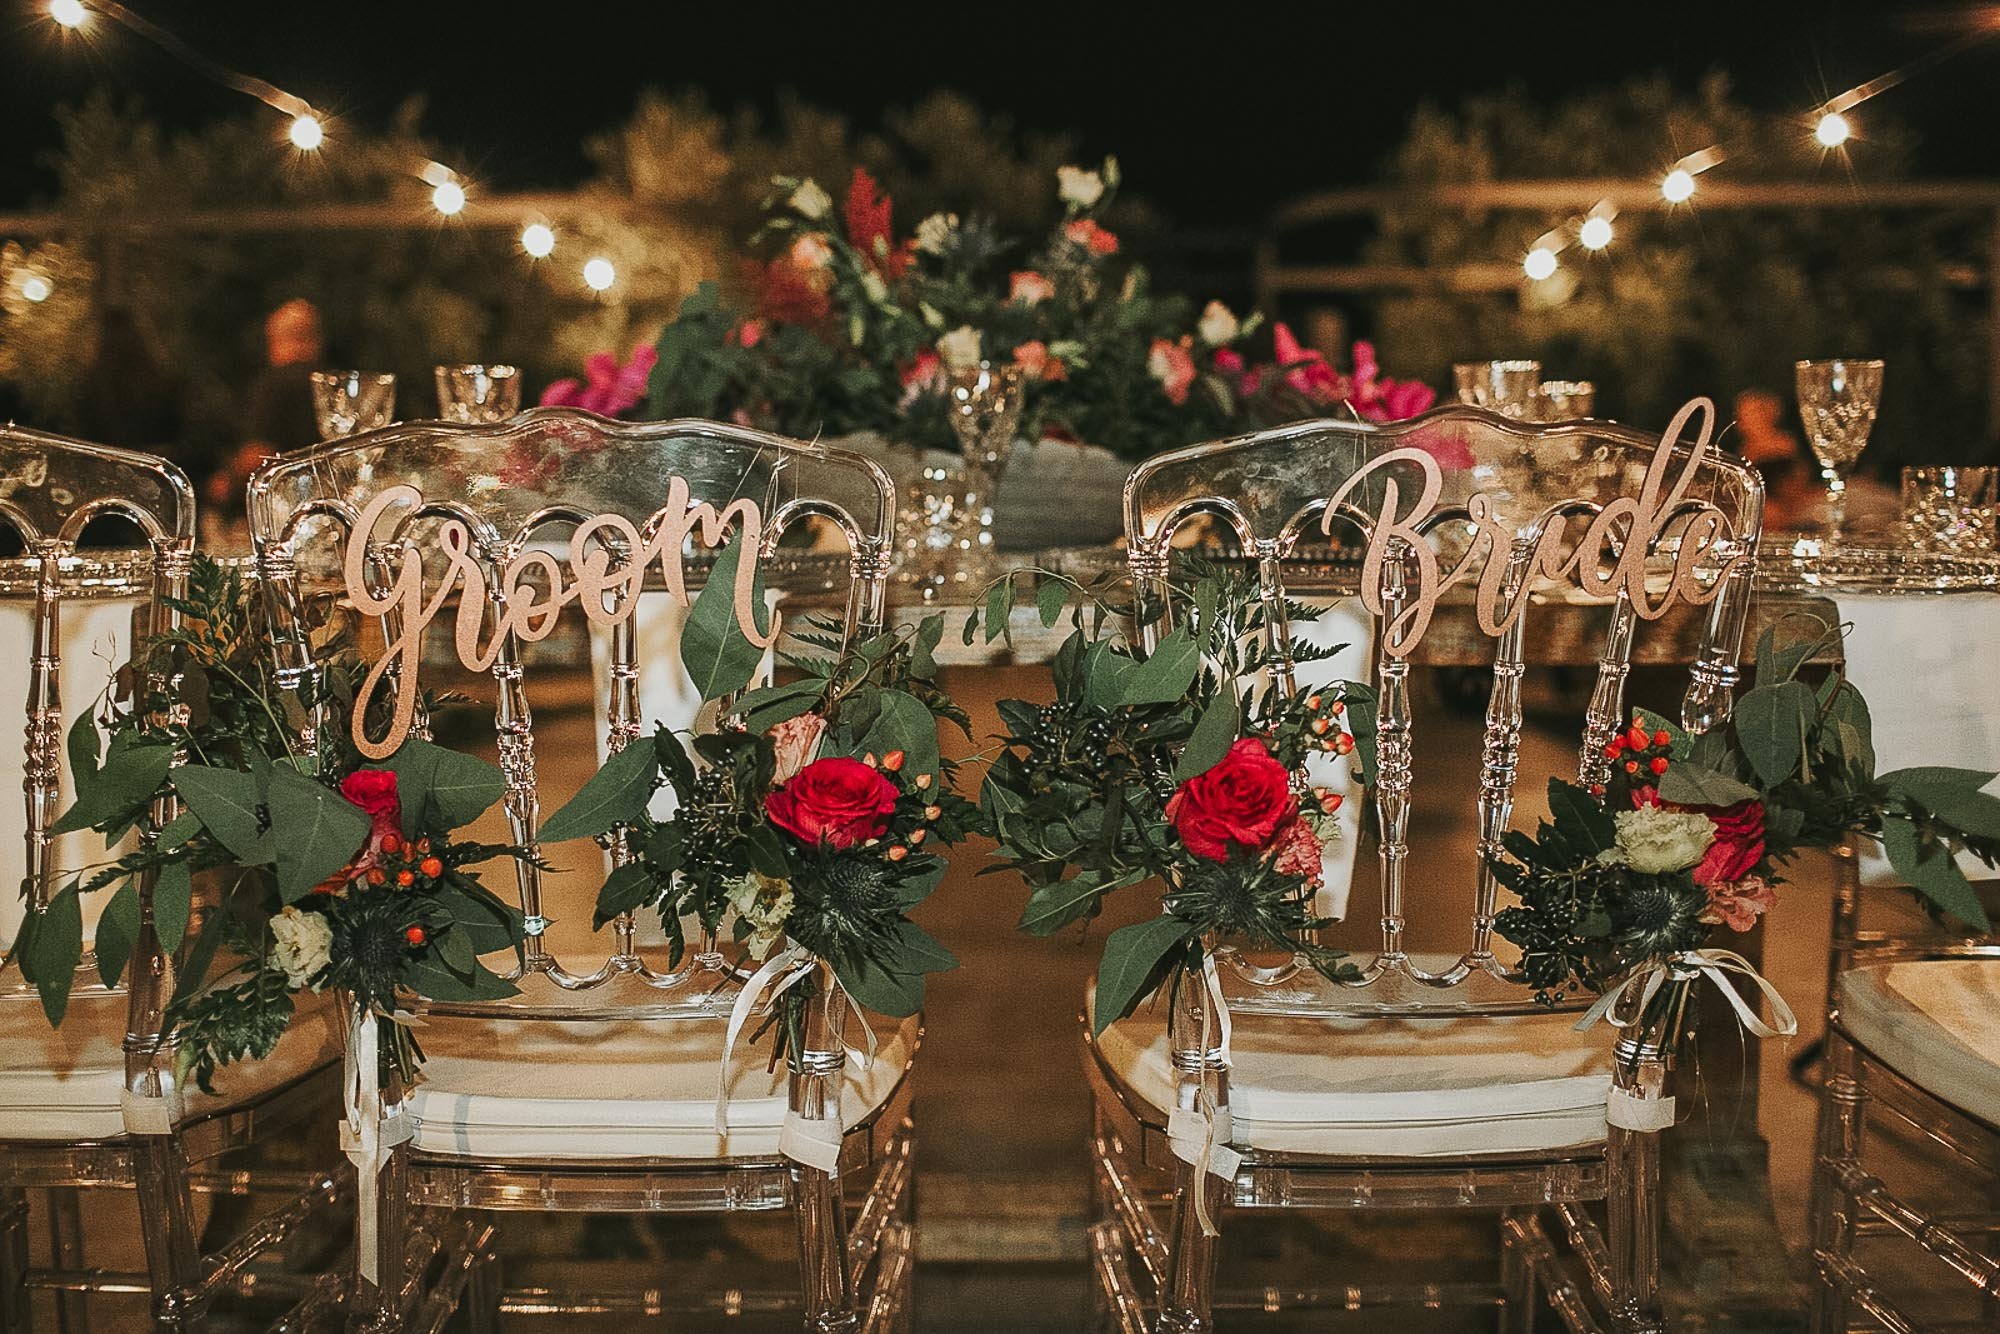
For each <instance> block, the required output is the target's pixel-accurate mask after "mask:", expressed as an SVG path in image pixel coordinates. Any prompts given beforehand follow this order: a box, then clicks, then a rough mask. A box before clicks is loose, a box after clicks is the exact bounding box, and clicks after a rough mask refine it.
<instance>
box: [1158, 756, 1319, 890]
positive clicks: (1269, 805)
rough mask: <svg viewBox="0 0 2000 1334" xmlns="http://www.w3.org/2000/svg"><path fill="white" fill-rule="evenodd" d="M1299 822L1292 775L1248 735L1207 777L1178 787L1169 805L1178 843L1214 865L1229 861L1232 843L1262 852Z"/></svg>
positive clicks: (1168, 817)
mask: <svg viewBox="0 0 2000 1334" xmlns="http://www.w3.org/2000/svg"><path fill="white" fill-rule="evenodd" d="M1297 818H1298V802H1297V801H1296V800H1295V799H1294V798H1293V796H1292V784H1291V775H1290V774H1288V773H1286V772H1285V766H1284V765H1282V764H1280V763H1278V762H1277V761H1276V760H1274V759H1272V758H1271V752H1270V751H1268V750H1266V749H1265V748H1264V743H1263V742H1261V741H1258V740H1256V739H1255V738H1252V737H1244V738H1243V739H1242V740H1240V741H1238V742H1237V743H1236V744H1235V745H1233V746H1231V747H1230V748H1229V753H1228V754H1227V755H1225V756H1223V757H1222V762H1221V763H1220V764H1218V765H1216V766H1215V767H1214V768H1213V769H1210V770H1209V771H1208V772H1207V773H1201V774H1196V775H1195V776H1194V777H1193V778H1190V779H1188V780H1187V782H1185V783H1182V784H1181V786H1180V790H1179V791H1178V792H1176V793H1174V795H1173V799H1172V800H1170V801H1169V802H1167V819H1168V820H1169V821H1171V822H1172V824H1173V826H1174V832H1175V833H1177V834H1179V835H1180V836H1181V842H1182V843H1183V844H1184V845H1186V847H1187V850H1188V851H1189V852H1192V853H1193V854H1194V855H1195V856H1197V857H1204V858H1206V859H1208V860H1209V861H1212V862H1220V861H1227V860H1229V847H1230V845H1231V844H1232V843H1233V844H1236V845H1237V846H1239V847H1244V848H1248V849H1249V850H1250V851H1252V852H1263V851H1264V850H1265V849H1267V848H1269V847H1270V846H1271V844H1272V843H1273V842H1274V841H1275V840H1276V836H1277V833H1278V830H1279V829H1280V828H1282V827H1283V826H1284V825H1285V824H1287V823H1289V822H1290V821H1292V820H1295V819H1297Z"/></svg>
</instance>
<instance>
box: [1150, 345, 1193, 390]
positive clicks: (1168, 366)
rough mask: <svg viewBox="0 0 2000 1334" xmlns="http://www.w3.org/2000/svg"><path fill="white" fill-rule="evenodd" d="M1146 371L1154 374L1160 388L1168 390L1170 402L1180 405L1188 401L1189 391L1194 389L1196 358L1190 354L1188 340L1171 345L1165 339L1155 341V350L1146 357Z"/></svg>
mask: <svg viewBox="0 0 2000 1334" xmlns="http://www.w3.org/2000/svg"><path fill="white" fill-rule="evenodd" d="M1146 369H1147V370H1148V371H1149V372H1151V373H1152V376H1153V378H1154V379H1155V380H1158V381H1159V382H1160V387H1161V388H1162V389H1164V390H1166V393H1167V398H1168V400H1169V401H1171V402H1173V403H1176V404H1180V403H1185V402H1187V400H1188V390H1189V389H1191V388H1193V387H1194V375H1195V371H1194V357H1193V356H1192V355H1191V354H1190V353H1189V352H1188V348H1187V339H1185V338H1183V339H1182V340H1181V341H1180V342H1178V343H1170V342H1168V341H1167V340H1166V339H1164V338H1155V339H1154V340H1153V349H1152V351H1151V352H1149V353H1148V354H1147V356H1146Z"/></svg>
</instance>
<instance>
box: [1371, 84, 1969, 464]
mask: <svg viewBox="0 0 2000 1334" xmlns="http://www.w3.org/2000/svg"><path fill="white" fill-rule="evenodd" d="M1862 126H1863V128H1864V130H1865V136H1864V137H1860V138H1857V140H1856V141H1855V142H1854V143H1853V145H1852V146H1851V151H1836V152H1827V151H1825V150H1822V149H1821V148H1820V147H1819V145H1818V144H1816V143H1814V142H1813V141H1812V138H1811V134H1810V128H1811V127H1810V126H1809V125H1807V124H1805V123H1803V122H1801V121H1799V120H1797V119H1790V118H1784V117H1771V116H1766V115H1762V114H1760V113H1757V112H1754V111H1752V110H1751V109H1749V108H1748V107H1746V106H1745V105H1744V104H1743V103H1742V102H1741V101H1740V100H1739V99H1738V98H1737V97H1736V96H1735V95H1734V93H1733V92H1732V90H1731V88H1730V85H1729V83H1728V81H1727V80H1726V79H1725V78H1724V77H1722V76H1720V75H1716V76H1711V77H1709V78H1708V79H1706V80H1705V81H1703V82H1702V84H1701V85H1700V86H1699V88H1698V89H1696V90H1695V91H1694V92H1693V93H1692V94H1691V95H1690V94H1687V93H1685V92H1682V91H1678V90H1676V89H1675V88H1674V87H1673V86H1672V85H1671V84H1669V83H1668V82H1666V81H1665V80H1646V81H1638V82H1633V83H1630V84H1627V85H1625V86H1624V87H1621V88H1617V89H1611V90H1607V91H1602V92H1594V93H1586V94H1580V95H1577V96H1573V97H1568V98H1565V99H1564V100H1562V101H1561V102H1559V103H1555V104H1553V105H1541V104H1539V103H1537V102H1536V101H1534V100H1532V99H1530V98H1528V97H1527V96H1525V95H1524V94H1522V93H1519V92H1505V93H1500V94H1495V95H1489V96H1480V97H1474V98H1470V99H1468V100H1467V101H1466V102H1465V103H1464V104H1463V105H1462V106H1461V107H1460V108H1459V109H1458V110H1456V111H1446V110H1442V109H1439V108H1436V107H1425V108H1423V109H1421V110H1420V111H1418V112H1417V114H1416V115H1415V117H1414V118H1413V120H1412V122H1411V127H1410V132H1409V135H1408V137H1407V138H1406V139H1405V140H1404V142H1403V144H1402V145H1401V147H1400V148H1399V149H1398V150H1397V151H1396V153H1395V154H1394V156H1393V158H1392V159H1391V161H1390V164H1389V168H1388V174H1389V176H1390V177H1391V178H1392V179H1393V180H1394V181H1395V182H1397V183H1400V184H1406V185H1427V184H1435V183H1443V182H1450V183H1461V182H1479V181H1501V180H1508V179H1525V178H1544V179H1546V178H1565V179H1574V178H1583V177H1607V178H1620V179H1628V180H1629V179H1640V180H1648V181H1657V180H1660V179H1661V178H1662V177H1664V176H1665V174H1666V173H1667V171H1668V170H1669V169H1670V167H1671V166H1672V165H1673V163H1674V162H1675V161H1676V160H1677V159H1678V158H1680V157H1681V156H1682V155H1683V154H1687V153H1692V152H1695V151H1697V150H1700V149H1703V148H1707V147H1709V146H1710V145H1722V146H1724V147H1725V148H1726V149H1727V151H1728V153H1729V157H1728V160H1727V161H1725V162H1724V163H1723V164H1722V165H1721V166H1719V167H1717V168H1716V169H1715V170H1714V174H1713V175H1712V176H1711V177H1709V178H1707V179H1709V180H1717V181H1719V180H1729V181H1754V180H1780V181H1821V182H1826V183H1829V184H1836V185H1837V184H1840V183H1842V182H1846V181H1848V180H1851V179H1865V180H1870V181H1880V180H1888V179H1893V178H1895V177H1897V176H1900V175H1903V174H1904V173H1905V170H1906V166H1907V163H1908V162H1909V159H1910V155H1911V153H1910V150H1911V143H1910V141H1909V139H1908V138H1907V136H1905V135H1902V134H1900V133H1897V132H1895V131H1894V130H1892V129H1889V128H1887V126H1886V117H1885V116H1884V115H1882V114H1881V113H1878V112H1877V111H1876V109H1875V108H1874V107H1872V106H1871V107H1870V108H1868V110H1867V111H1866V113H1865V115H1864V117H1863V119H1862ZM1571 216H1572V215H1571V214H1569V213H1568V212H1566V211H1562V210H1559V209H1556V208H1550V209H1486V210H1475V211H1460V210H1457V209H1451V208H1442V207H1415V208H1409V209H1405V210H1402V211H1399V212H1397V213H1394V214H1391V215H1389V216H1388V217H1386V218H1384V219H1383V224H1382V229H1381V232H1380V234H1379V235H1378V236H1377V237H1376V238H1375V239H1374V240H1373V241H1372V242H1371V243H1370V252H1369V258H1370V259H1371V260H1372V261H1374V262H1377V263H1393V264H1409V265H1418V266H1422V267H1424V268H1426V269H1428V270H1430V271H1431V272H1432V273H1434V274H1442V273H1443V272H1445V271H1447V270H1449V269H1450V268H1452V267H1454V266H1458V265H1470V264H1489V265H1490V264H1492V263H1494V262H1495V261H1496V260H1497V261H1501V262H1509V263H1518V262H1519V260H1520V259H1521V257H1522V256H1524V255H1525V254H1526V253H1527V252H1528V250H1529V249H1530V248H1531V247H1532V246H1533V245H1534V244H1535V243H1536V240H1537V239H1538V238H1539V237H1541V236H1542V235H1543V234H1544V233H1545V232H1547V231H1549V230H1550V229H1551V228H1555V227H1560V226H1563V225H1564V224H1565V223H1566V222H1568V221H1569V219H1570V218H1571ZM1992 223H1993V220H1992V217H1991V215H1990V214H1987V213H1981V212H1978V211H1971V212H1966V211H1948V210H1936V209H1904V210H1882V209H1858V208H1842V209H1812V210H1805V209H1797V210H1795V209H1781V208H1760V209H1721V208H1703V207H1702V205H1701V194H1700V192H1699V190H1697V192H1696V194H1695V197H1694V200H1693V202H1692V203H1691V204H1689V205H1684V206H1681V207H1679V208H1676V209H1673V210H1671V211H1668V212H1658V211H1647V212H1627V213H1625V214H1622V215H1620V216H1619V217H1618V218H1617V220H1616V236H1615V239H1614V241H1613V243H1612V244H1611V245H1610V246H1609V247H1607V248H1606V249H1605V250H1604V251H1602V252H1600V253H1598V254H1591V253H1590V252H1588V251H1585V250H1584V249H1583V248H1582V247H1581V246H1578V245H1575V244H1572V245H1571V246H1569V248H1567V249H1566V250H1564V251H1563V252H1562V254H1561V261H1562V262H1561V267H1560V269H1559V270H1558V272H1557V274H1556V276H1554V277H1552V278H1550V279H1547V280H1545V281H1543V282H1540V283H1535V282H1530V281H1528V280H1526V278H1525V277H1523V279H1522V280H1521V282H1520V283H1519V285H1518V286H1517V287H1515V288H1514V289H1512V290H1508V291H1503V292H1491V291H1487V292H1472V291H1462V290H1457V291H1455V290H1450V289H1449V288H1448V287H1446V286H1444V285H1442V284H1440V285H1438V286H1436V287H1433V288H1432V289H1430V290H1425V291H1420V292H1414V293H1401V294H1397V295H1394V296H1392V297H1390V298H1388V299H1386V300H1384V301H1383V302H1382V303H1381V304H1380V305H1379V307H1378V309H1377V311H1376V313H1375V328H1376V333H1377V335H1378V337H1379V340H1380V342H1381V343H1382V345H1383V347H1384V349H1385V352H1386V354H1387V356H1388V358H1389V359H1390V360H1391V361H1392V363H1393V368H1394V369H1396V370H1398V371H1399V372H1408V373H1417V374H1422V375H1424V376H1426V377H1430V378H1433V379H1434V380H1436V382H1439V383H1443V382H1445V380H1446V379H1447V377H1448V375H1449V369H1450V363H1451V362H1453V361H1460V360H1477V359H1483V358H1490V357H1534V358H1537V359H1539V360H1540V361H1541V362H1542V363H1543V368H1544V369H1543V374H1544V375H1545V376H1548V377H1549V378H1562V379H1589V380H1593V381H1595V382H1596V384H1597V386H1598V391H1599V392H1598V402H1599V405H1600V411H1601V412H1604V413H1606V414H1608V415H1613V416H1616V417H1619V418H1621V419H1624V420H1628V421H1631V422H1634V423H1635V424H1640V425H1645V426H1660V425H1664V424H1665V422H1666V420H1667V419H1668V418H1669V417H1670V416H1671V415H1672V413H1673V411H1674V409H1675V408H1676V407H1677V406H1678V405H1679V404H1680V403H1681V402H1683V401H1685V400H1686V399H1687V398H1688V397H1690V396H1692V395H1694V394H1698V393H1701V394H1710V395H1714V396H1716V397H1718V398H1719V399H1721V400H1722V401H1723V403H1724V406H1725V410H1726V407H1727V403H1728V400H1729V398H1730V397H1731V396H1733V395H1734V394H1736V393H1738V392H1740V391H1742V390H1745V389H1750V388H1765V389H1771V390H1774V391H1776V392H1778V393H1780V394H1782V395H1785V396H1787V397H1789V395H1790V393H1791V384H1792V362H1793V361H1794V360H1796V359H1798V358H1800V357H1824V356H1839V355H1848V356H1880V357H1884V358H1886V359H1887V360H1888V362H1889V374H1888V377H1887V380H1886V388H1885V396H1884V404H1883V411H1882V417H1881V425H1880V427H1879V428H1878V434H1877V439H1878V441H1880V442H1881V448H1879V449H1871V451H1870V454H1871V456H1872V457H1873V459H1874V460H1875V461H1876V462H1878V463H1879V464H1881V465H1884V466H1886V465H1889V464H1893V463H1894V462H1896V461H1897V460H1899V459H1908V458H1912V457H1943V458H1949V457H1952V456H1954V455H1956V456H1958V457H1964V456H1967V455H1970V454H1972V453H1975V452H1976V451H1977V449H1978V445H1979V443H1980V442H1981V441H1983V439H1984V427H1983V421H1984V413H1985V403H1984V374H1985V371H1984V367H1985V363H1986V346H1987V329H1986V325H1985V323H1984V305H1983V293H1982V292H1980V291H1978V290H1968V288H1969V286H1970V285H1969V284H1967V283H1965V282H1964V281H1963V275H1965V274H1967V273H1970V272H1978V271H1979V270H1982V269H1983V268H1984V266H1985V263H1986V257H1985V249H1986V246H1987V245H1988V238H1989V236H1990V232H1991V227H1992ZM1955 279H1958V281H1956V282H1955V281H1954V280H1955Z"/></svg>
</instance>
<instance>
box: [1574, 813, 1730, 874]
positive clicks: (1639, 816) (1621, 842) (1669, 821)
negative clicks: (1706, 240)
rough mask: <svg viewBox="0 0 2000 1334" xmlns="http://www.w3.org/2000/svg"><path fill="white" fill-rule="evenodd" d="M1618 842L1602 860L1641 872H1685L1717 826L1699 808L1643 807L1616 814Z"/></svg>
mask: <svg viewBox="0 0 2000 1334" xmlns="http://www.w3.org/2000/svg"><path fill="white" fill-rule="evenodd" d="M1615 820H1616V823H1617V826H1618V834H1617V845H1616V846H1615V847H1612V848H1609V849H1607V850H1606V851H1605V852H1603V853H1601V854H1599V860H1601V861H1606V862H1611V863H1614V864H1622V865H1625V866H1629V867H1631V868H1632V869H1633V870H1635V871H1637V872H1639V873H1640V874H1642V875H1667V874H1670V873H1672V872H1674V871H1685V870H1687V869H1688V868H1689V867H1691V866H1693V865H1694V864H1695V863H1696V862H1699V861H1700V860H1701V858H1702V854H1703V853H1705V852H1707V851H1708V849H1709V845H1710V844H1712V843H1714V842H1715V826H1714V825H1713V824H1712V823H1710V821H1709V818H1708V817H1707V816H1706V815H1703V814H1702V813H1701V812H1700V811H1675V810H1668V809H1667V808H1666V807H1664V806H1641V807H1639V808H1638V809H1637V810H1631V811H1620V812H1618V814H1617V816H1616V817H1615Z"/></svg>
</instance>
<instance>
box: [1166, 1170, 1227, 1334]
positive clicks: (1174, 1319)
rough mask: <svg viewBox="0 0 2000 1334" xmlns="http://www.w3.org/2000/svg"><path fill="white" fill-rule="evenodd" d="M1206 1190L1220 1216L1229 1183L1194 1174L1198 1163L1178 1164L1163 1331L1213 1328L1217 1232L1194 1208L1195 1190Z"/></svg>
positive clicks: (1182, 1333) (1212, 1213) (1181, 1333)
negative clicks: (1210, 1229) (1208, 1228)
mask: <svg viewBox="0 0 2000 1334" xmlns="http://www.w3.org/2000/svg"><path fill="white" fill-rule="evenodd" d="M1197 1190H1202V1191H1206V1192H1208V1199H1207V1205H1208V1215H1209V1217H1210V1218H1213V1219H1217V1220H1220V1219H1221V1217H1222V1210H1223V1206H1224V1205H1225V1204H1227V1203H1228V1199H1229V1183H1228V1182H1227V1181H1224V1180H1223V1179H1222V1178H1221V1177H1219V1176H1217V1175H1216V1174H1215V1173H1213V1172H1203V1173H1201V1175H1200V1179H1199V1180H1197V1179H1196V1172H1195V1167H1194V1165H1193V1164H1190V1163H1179V1164H1177V1165H1176V1166H1175V1169H1174V1208H1173V1216H1172V1218H1171V1219H1170V1220H1169V1221H1168V1224H1167V1228H1168V1231H1167V1281H1166V1286H1165V1288H1164V1289H1163V1290H1162V1291H1161V1293H1160V1321H1159V1334H1210V1332H1211V1331H1213V1330H1214V1328H1215V1250H1216V1246H1215V1244H1216V1241H1217V1240H1218V1238H1215V1237H1211V1236H1208V1235H1206V1234H1205V1233H1203V1231H1202V1228H1201V1220H1200V1218H1199V1217H1198V1216H1197V1214H1196V1212H1195V1192H1196V1191H1197Z"/></svg>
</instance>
